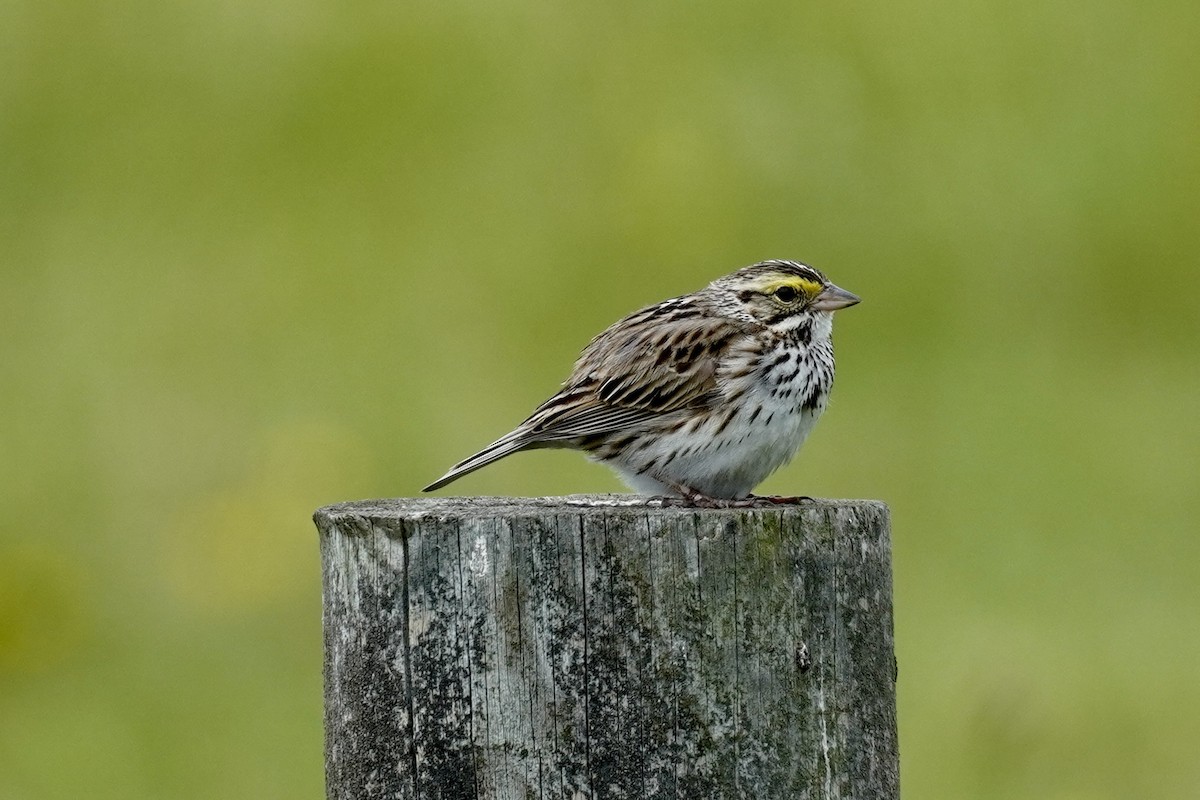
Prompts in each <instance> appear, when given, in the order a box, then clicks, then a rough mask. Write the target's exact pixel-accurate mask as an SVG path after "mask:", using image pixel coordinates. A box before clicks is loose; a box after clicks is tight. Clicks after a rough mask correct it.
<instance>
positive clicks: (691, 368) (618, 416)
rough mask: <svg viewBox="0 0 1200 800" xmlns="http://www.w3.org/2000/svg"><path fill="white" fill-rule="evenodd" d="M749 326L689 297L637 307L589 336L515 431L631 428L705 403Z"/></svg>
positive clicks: (584, 432) (557, 436) (560, 435)
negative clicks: (559, 383)
mask: <svg viewBox="0 0 1200 800" xmlns="http://www.w3.org/2000/svg"><path fill="white" fill-rule="evenodd" d="M748 330H749V328H748V325H747V324H745V323H741V322H739V321H737V320H732V319H729V318H728V317H724V316H718V315H715V314H712V313H711V312H709V311H707V310H706V309H705V308H704V307H703V306H701V305H700V304H699V303H698V302H697V301H695V300H693V299H692V298H690V297H683V298H676V299H674V300H667V301H665V302H663V303H659V304H658V305H655V306H650V307H649V308H645V309H642V310H641V311H638V312H635V313H633V314H631V315H629V316H628V317H626V318H624V319H622V320H621V321H619V322H617V323H615V324H614V325H612V326H611V327H610V328H608V329H607V330H605V331H604V332H603V333H601V334H600V335H599V336H597V337H596V338H595V339H593V340H592V341H591V343H590V344H588V346H587V347H586V348H584V351H583V353H582V354H581V355H580V356H579V360H578V361H577V362H576V363H575V369H574V371H573V373H572V374H571V377H570V378H569V379H568V380H567V382H566V383H565V384H564V385H563V388H562V390H561V391H559V393H558V394H556V395H555V396H554V397H552V398H550V399H549V400H547V401H546V402H545V403H543V404H542V405H541V406H540V407H539V408H538V409H537V410H536V411H534V413H533V414H532V415H530V417H529V419H527V420H526V421H525V422H524V423H522V425H521V427H520V428H519V429H518V430H521V429H524V430H525V431H526V435H527V436H528V437H529V438H530V439H531V440H534V441H539V442H552V441H556V440H563V439H572V438H575V437H579V436H594V435H603V434H607V433H613V432H617V431H621V430H627V429H629V428H636V427H639V426H641V425H642V424H644V423H646V422H648V421H649V420H651V419H653V418H655V417H658V416H661V415H663V414H670V413H672V412H675V411H680V410H683V409H688V408H699V407H703V406H705V405H707V404H708V403H709V402H710V401H711V400H713V399H714V398H715V397H716V396H717V383H716V378H717V367H718V364H719V363H720V359H721V357H722V355H723V354H724V352H725V351H726V349H727V348H728V346H729V343H730V342H731V341H732V340H733V339H735V338H736V337H739V336H742V335H744V334H746V333H747V332H748Z"/></svg>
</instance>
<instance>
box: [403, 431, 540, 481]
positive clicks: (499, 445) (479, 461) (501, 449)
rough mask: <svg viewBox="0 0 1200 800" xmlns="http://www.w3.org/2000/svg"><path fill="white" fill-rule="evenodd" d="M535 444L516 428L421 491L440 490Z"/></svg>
mask: <svg viewBox="0 0 1200 800" xmlns="http://www.w3.org/2000/svg"><path fill="white" fill-rule="evenodd" d="M537 444H538V443H537V442H536V441H533V440H531V439H530V438H529V436H528V433H527V432H526V431H524V430H521V429H520V428H518V429H517V430H515V431H513V432H512V433H509V434H506V435H504V436H501V437H500V438H499V439H497V440H496V441H494V442H492V443H491V444H489V445H488V446H487V447H485V448H483V449H482V450H480V451H479V452H478V453H476V454H475V455H473V456H470V457H469V458H465V459H463V460H462V461H460V462H458V463H457V464H455V465H454V466H453V467H451V468H450V471H449V472H447V473H446V474H445V475H443V476H442V477H440V478H438V479H437V480H436V481H434V482H433V483H431V484H429V485H428V486H426V487H425V488H424V489H422V490H421V491H422V492H432V491H434V490H436V489H440V488H442V487H443V486H445V485H446V484H448V483H453V482H454V481H456V480H458V479H459V478H461V477H462V476H463V475H467V474H468V473H471V472H474V471H475V470H477V469H481V468H482V467H486V466H487V465H488V464H491V463H492V462H493V461H499V460H500V459H502V458H504V457H505V456H510V455H512V454H513V453H516V452H518V451H520V450H524V449H526V448H529V447H534V446H536V445H537Z"/></svg>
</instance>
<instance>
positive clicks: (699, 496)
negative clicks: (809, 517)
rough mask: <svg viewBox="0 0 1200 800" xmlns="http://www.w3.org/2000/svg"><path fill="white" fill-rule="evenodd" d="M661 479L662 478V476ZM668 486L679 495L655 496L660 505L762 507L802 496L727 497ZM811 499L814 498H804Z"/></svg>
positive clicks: (680, 485) (681, 486)
mask: <svg viewBox="0 0 1200 800" xmlns="http://www.w3.org/2000/svg"><path fill="white" fill-rule="evenodd" d="M659 480H662V479H661V478H660V479H659ZM662 482H663V483H665V484H666V485H667V486H668V487H670V488H671V489H673V490H674V491H675V492H677V493H678V494H679V496H678V497H670V496H663V497H654V498H651V500H653V501H657V502H658V503H659V504H660V505H664V506H668V505H681V506H690V507H692V508H757V507H762V505H763V504H764V503H771V504H774V503H793V502H797V501H798V500H799V499H800V498H794V497H758V496H756V495H748V496H746V497H737V498H726V497H709V496H708V495H706V494H703V493H702V492H698V491H696V490H695V489H693V488H692V487H690V486H685V485H684V484H682V483H675V482H668V481H662ZM804 499H809V500H811V499H812V498H804Z"/></svg>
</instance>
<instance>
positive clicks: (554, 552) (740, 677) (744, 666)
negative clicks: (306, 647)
mask: <svg viewBox="0 0 1200 800" xmlns="http://www.w3.org/2000/svg"><path fill="white" fill-rule="evenodd" d="M316 522H317V525H318V528H319V530H320V533H321V552H322V564H323V576H324V600H325V605H324V608H325V612H324V613H325V654H326V655H325V687H326V719H325V722H326V770H327V791H328V796H329V797H330V798H339V799H340V798H375V797H379V798H384V797H387V798H427V797H428V798H503V799H504V800H509V799H510V798H511V799H512V800H516V799H517V798H521V800H525V798H567V797H588V798H637V799H639V800H641V799H642V798H725V797H729V798H735V797H737V798H742V797H745V798H764V799H770V798H850V797H857V798H872V799H874V798H894V797H898V775H897V771H898V767H897V745H896V723H895V676H896V672H895V669H896V667H895V659H894V655H893V642H892V610H891V572H890V539H889V536H890V532H889V522H888V514H887V508H886V506H884V505H883V504H882V503H878V502H874V501H828V500H819V501H813V502H806V503H802V504H797V505H784V506H779V507H777V508H765V509H759V508H754V509H731V510H710V509H706V510H697V509H690V508H680V507H658V506H654V505H650V504H647V503H645V502H644V501H643V500H641V499H640V498H630V497H627V496H583V497H571V498H528V499H506V498H449V499H419V500H416V499H403V500H395V501H367V502H360V503H346V504H341V505H337V506H329V507H327V508H324V509H321V510H320V511H318V512H317V515H316Z"/></svg>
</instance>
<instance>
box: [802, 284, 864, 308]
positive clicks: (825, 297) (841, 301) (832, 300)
mask: <svg viewBox="0 0 1200 800" xmlns="http://www.w3.org/2000/svg"><path fill="white" fill-rule="evenodd" d="M861 299H862V298H860V297H859V296H858V295H856V294H851V293H850V292H847V291H846V290H845V289H842V288H840V287H838V286H834V285H833V284H832V283H831V284H829V285H828V286H826V287H825V291H823V292H821V293H820V294H819V295H817V300H816V302H814V303H813V308H815V309H816V310H817V311H837V310H838V309H839V308H845V307H846V306H852V305H854V304H855V303H857V302H859V301H860V300H861Z"/></svg>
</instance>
